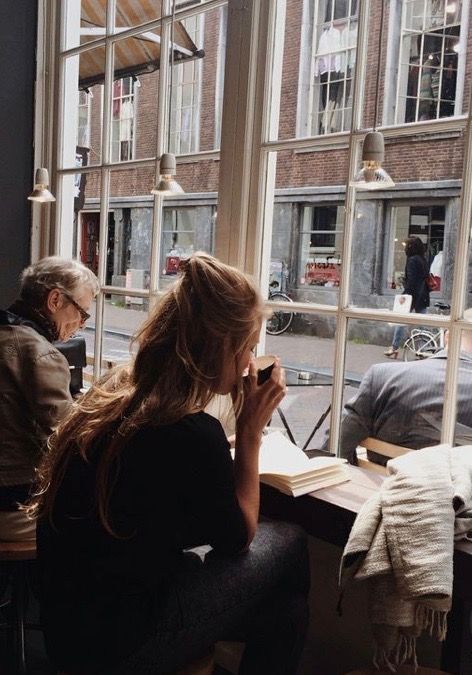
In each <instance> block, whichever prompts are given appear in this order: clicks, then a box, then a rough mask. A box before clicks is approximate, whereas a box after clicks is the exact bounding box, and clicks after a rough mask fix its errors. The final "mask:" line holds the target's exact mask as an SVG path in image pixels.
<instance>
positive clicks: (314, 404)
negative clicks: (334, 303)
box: [265, 313, 336, 449]
mask: <svg viewBox="0 0 472 675" xmlns="http://www.w3.org/2000/svg"><path fill="white" fill-rule="evenodd" d="M290 316H291V315H290ZM271 323H272V325H275V323H274V322H273V321H272V322H271V320H269V321H268V325H267V329H268V330H271ZM335 329H336V319H335V318H334V317H327V316H321V315H316V314H298V313H297V314H294V315H293V319H292V322H291V325H290V326H289V328H288V330H287V331H286V332H285V333H283V334H280V335H271V334H269V333H268V334H266V343H265V353H266V354H276V355H278V356H279V357H280V359H281V361H282V365H283V366H284V367H285V368H286V377H287V384H288V390H287V396H286V397H285V398H284V400H283V401H282V403H281V405H280V408H279V410H280V411H281V412H282V416H283V417H282V416H281V415H280V412H279V411H277V412H275V413H274V415H273V417H272V423H271V425H272V427H277V428H280V429H281V430H282V431H284V432H285V433H287V428H286V426H285V425H284V421H285V424H286V425H287V426H288V428H289V432H290V433H292V435H293V438H294V440H295V442H296V443H297V445H298V446H299V447H303V446H304V445H305V444H306V443H308V445H307V448H310V449H311V448H320V447H321V446H322V444H323V441H324V437H325V431H326V429H327V428H328V425H329V419H330V418H329V407H330V404H331V394H332V383H333V380H332V374H333V364H334V334H335ZM316 427H318V428H317V429H316V431H315V428H316ZM313 432H315V433H313ZM310 437H311V438H310Z"/></svg>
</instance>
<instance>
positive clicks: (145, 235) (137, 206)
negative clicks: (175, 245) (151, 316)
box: [106, 167, 154, 309]
mask: <svg viewBox="0 0 472 675" xmlns="http://www.w3.org/2000/svg"><path fill="white" fill-rule="evenodd" d="M153 181H154V170H153V168H152V167H143V168H140V169H128V170H124V171H113V172H112V173H111V175H110V202H109V213H108V243H107V267H106V283H107V285H112V286H122V287H124V288H138V289H148V288H149V274H150V267H151V239H152V219H153V210H154V209H153V204H154V199H153V196H152V195H151V194H150V191H151V187H152V185H153ZM146 188H147V189H146ZM117 301H118V300H117ZM120 302H122V303H123V305H124V306H125V307H126V306H128V305H139V307H140V308H141V309H146V308H147V301H146V302H144V301H143V298H129V297H128V296H126V297H125V298H123V296H120Z"/></svg>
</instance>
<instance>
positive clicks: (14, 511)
mask: <svg viewBox="0 0 472 675" xmlns="http://www.w3.org/2000/svg"><path fill="white" fill-rule="evenodd" d="M97 293H98V281H97V278H96V276H95V275H94V274H93V272H91V271H90V270H89V269H88V268H87V267H85V265H82V263H80V262H78V261H76V260H64V259H62V258H59V257H55V256H53V257H49V258H43V259H42V260H40V261H39V262H37V263H35V264H34V265H30V266H29V267H27V268H26V269H25V270H24V271H23V273H22V275H21V288H20V297H19V299H18V300H16V302H14V303H13V305H11V307H9V308H8V309H7V310H0V381H1V383H2V384H1V390H0V429H1V435H0V540H6V541H18V540H23V539H31V538H34V536H35V523H33V522H31V521H29V520H28V519H27V517H26V514H25V513H24V512H23V511H21V510H19V508H18V504H20V503H23V502H24V501H26V500H27V499H28V497H29V493H30V490H31V484H32V482H33V480H34V475H35V469H36V467H37V465H38V463H39V460H40V457H41V454H42V452H43V451H44V449H45V445H46V440H47V438H48V436H49V435H50V434H51V433H52V431H53V429H54V427H55V426H56V425H57V424H58V422H60V420H61V419H62V418H63V417H64V415H65V414H66V413H67V411H68V409H69V407H70V405H71V403H72V399H71V395H70V392H69V382H70V371H69V364H68V363H67V360H66V359H65V357H64V356H63V355H62V354H61V353H60V352H59V351H58V350H57V349H56V348H55V347H54V345H53V344H52V343H53V342H54V341H56V340H62V341H64V340H68V339H69V338H70V337H72V335H74V333H76V332H77V331H78V330H79V329H80V328H82V326H83V325H84V324H85V322H86V321H87V319H88V318H89V314H88V312H89V310H90V306H91V305H92V301H93V298H94V297H95V295H96V294H97Z"/></svg>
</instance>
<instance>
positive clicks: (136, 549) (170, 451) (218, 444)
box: [38, 412, 247, 670]
mask: <svg viewBox="0 0 472 675" xmlns="http://www.w3.org/2000/svg"><path fill="white" fill-rule="evenodd" d="M94 475H95V461H94V460H93V459H92V461H91V462H90V463H88V464H87V463H85V462H84V461H83V460H82V459H81V458H80V457H79V456H77V455H75V456H74V458H73V460H72V461H71V462H70V464H69V466H68V468H67V471H66V475H65V478H64V480H63V482H62V484H61V487H60V489H59V492H58V495H57V499H56V502H55V509H54V523H53V524H54V526H55V528H56V529H54V527H51V525H50V524H49V523H48V522H46V521H40V522H39V523H38V558H39V563H40V575H41V596H42V597H41V610H42V617H41V618H42V623H43V626H44V630H45V636H46V643H47V649H48V654H49V656H50V657H51V659H52V660H53V661H54V663H55V665H56V666H57V667H59V669H61V670H67V669H68V668H71V669H73V668H74V667H75V668H78V669H80V668H87V667H90V666H92V665H94V666H97V665H100V664H108V665H110V663H112V662H115V661H119V660H121V659H123V658H124V657H125V656H127V655H129V654H131V653H133V652H134V651H135V650H137V649H138V648H139V647H140V646H141V644H142V643H144V642H145V641H146V639H147V638H148V637H149V636H150V635H151V633H152V630H153V625H154V624H155V621H156V619H157V618H158V617H159V612H160V608H161V606H162V603H163V600H164V599H165V594H166V586H167V583H166V582H168V580H169V578H170V576H171V574H172V569H173V566H174V565H175V562H176V561H177V559H178V558H179V557H180V556H181V555H182V549H184V548H190V547H192V546H196V545H200V544H211V545H212V546H213V547H214V548H215V549H217V550H219V551H221V552H226V553H236V552H238V551H240V550H241V549H242V548H243V547H244V545H245V544H246V540H247V530H246V525H245V520H244V517H243V514H242V512H241V509H240V507H239V504H238V501H237V498H236V494H235V488H234V478H233V466H232V460H231V455H230V452H229V444H228V442H227V440H226V437H225V435H224V432H223V429H222V427H221V425H220V423H219V422H218V421H217V420H216V419H215V418H213V417H211V416H209V415H207V414H206V413H203V412H202V413H197V414H194V415H189V416H187V417H185V418H183V419H182V420H180V421H179V422H178V423H176V424H173V425H170V426H166V427H158V428H154V427H146V428H143V429H142V430H141V431H139V432H138V433H137V434H136V435H135V436H134V437H133V438H132V439H131V440H130V442H129V443H128V445H127V447H126V448H125V450H124V451H123V453H122V455H121V461H120V468H119V472H118V476H117V480H116V483H115V486H114V488H113V492H112V498H111V501H110V515H111V520H112V524H113V526H114V528H116V529H117V530H118V534H119V535H120V538H114V537H112V536H111V535H109V534H108V533H107V532H106V531H105V530H104V529H103V527H102V526H101V525H100V523H99V521H98V518H97V517H96V514H95V512H94V508H93V503H94V497H93V494H94ZM116 529H115V531H116Z"/></svg>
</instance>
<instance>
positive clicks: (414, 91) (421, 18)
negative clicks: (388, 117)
mask: <svg viewBox="0 0 472 675" xmlns="http://www.w3.org/2000/svg"><path fill="white" fill-rule="evenodd" d="M461 9H462V1H461V0H447V1H446V0H405V1H404V3H403V15H402V30H401V38H400V39H401V46H400V64H399V71H398V93H397V108H396V110H397V114H396V121H397V122H400V123H401V122H418V121H424V120H432V119H437V118H439V117H450V116H452V115H454V114H457V113H460V112H461V111H460V110H459V111H458V110H456V97H457V87H458V77H457V76H458V64H459V56H460V55H459V52H460V47H461V43H460V33H461Z"/></svg>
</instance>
